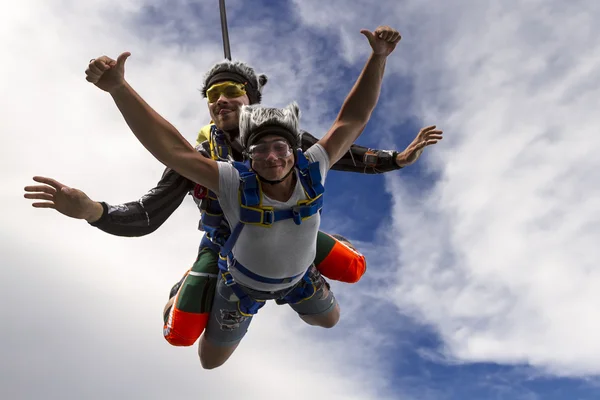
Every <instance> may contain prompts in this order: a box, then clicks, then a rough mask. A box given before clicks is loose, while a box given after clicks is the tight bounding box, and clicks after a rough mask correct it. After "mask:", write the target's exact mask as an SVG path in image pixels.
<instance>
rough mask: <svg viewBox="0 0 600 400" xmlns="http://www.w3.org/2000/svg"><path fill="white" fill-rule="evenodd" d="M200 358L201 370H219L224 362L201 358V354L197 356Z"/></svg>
mask: <svg viewBox="0 0 600 400" xmlns="http://www.w3.org/2000/svg"><path fill="white" fill-rule="evenodd" d="M199 356H200V365H201V366H202V368H203V369H215V368H219V367H220V366H221V365H223V364H225V361H226V360H215V359H212V360H211V359H209V358H208V357H203V356H202V353H200V354H199Z"/></svg>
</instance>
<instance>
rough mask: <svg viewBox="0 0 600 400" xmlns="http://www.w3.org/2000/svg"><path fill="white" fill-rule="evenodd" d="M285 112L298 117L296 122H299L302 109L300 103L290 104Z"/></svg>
mask: <svg viewBox="0 0 600 400" xmlns="http://www.w3.org/2000/svg"><path fill="white" fill-rule="evenodd" d="M285 110H286V111H287V112H289V113H291V114H292V115H294V116H295V117H296V121H298V120H299V119H300V107H299V106H298V103H296V102H295V101H294V102H292V103H290V104H288V106H287V107H286V108H285Z"/></svg>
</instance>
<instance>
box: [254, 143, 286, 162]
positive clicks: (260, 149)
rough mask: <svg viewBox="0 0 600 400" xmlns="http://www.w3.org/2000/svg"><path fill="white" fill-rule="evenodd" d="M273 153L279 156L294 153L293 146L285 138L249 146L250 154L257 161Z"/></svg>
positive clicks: (283, 156) (282, 156)
mask: <svg viewBox="0 0 600 400" xmlns="http://www.w3.org/2000/svg"><path fill="white" fill-rule="evenodd" d="M271 153H273V154H274V155H275V157H277V158H285V157H289V156H290V155H292V147H291V146H290V144H289V143H288V142H286V141H285V140H275V141H273V142H268V143H258V144H253V145H252V146H250V147H249V148H248V156H249V157H250V158H251V159H253V160H256V161H264V160H266V159H267V158H268V157H269V155H270V154H271Z"/></svg>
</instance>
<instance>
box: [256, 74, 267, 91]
mask: <svg viewBox="0 0 600 400" xmlns="http://www.w3.org/2000/svg"><path fill="white" fill-rule="evenodd" d="M268 81H269V79H268V78H267V76H266V75H265V74H260V75H259V76H258V90H261V89H262V88H263V86H265V85H266V84H267V82H268Z"/></svg>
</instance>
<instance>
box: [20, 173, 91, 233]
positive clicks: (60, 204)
mask: <svg viewBox="0 0 600 400" xmlns="http://www.w3.org/2000/svg"><path fill="white" fill-rule="evenodd" d="M33 180H34V181H36V182H39V183H43V185H35V186H25V191H26V192H29V193H25V198H26V199H34V200H44V201H43V202H36V203H33V204H32V206H33V207H36V208H53V209H55V210H56V211H58V212H59V213H61V214H63V215H66V216H67V217H71V218H77V219H85V220H86V221H88V222H94V221H97V220H98V219H100V217H101V216H102V212H103V208H102V204H100V203H98V202H95V201H93V200H92V199H90V198H89V197H88V196H87V195H86V194H85V193H84V192H82V191H81V190H79V189H75V188H70V187H68V186H65V185H63V184H62V183H60V182H58V181H56V180H54V179H52V178H45V177H43V176H34V177H33Z"/></svg>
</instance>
